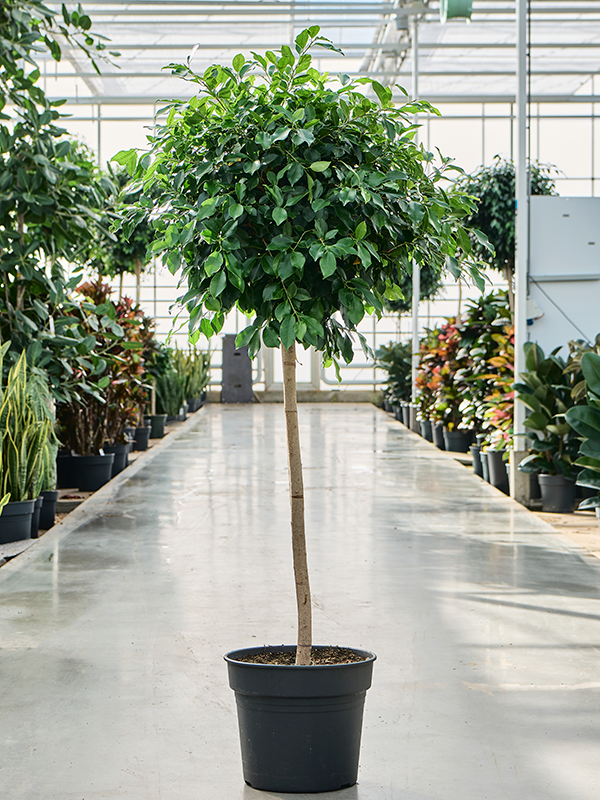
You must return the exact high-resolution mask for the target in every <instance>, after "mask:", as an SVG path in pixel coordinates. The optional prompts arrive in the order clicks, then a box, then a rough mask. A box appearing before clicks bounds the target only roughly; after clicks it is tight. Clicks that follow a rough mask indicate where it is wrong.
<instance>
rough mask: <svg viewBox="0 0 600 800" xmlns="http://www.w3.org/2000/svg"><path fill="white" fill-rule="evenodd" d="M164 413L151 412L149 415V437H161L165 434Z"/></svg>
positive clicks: (165, 419) (165, 418)
mask: <svg viewBox="0 0 600 800" xmlns="http://www.w3.org/2000/svg"><path fill="white" fill-rule="evenodd" d="M166 421H167V415H166V414H153V415H152V417H150V438H151V439H162V438H163V436H164V435H165V422H166Z"/></svg>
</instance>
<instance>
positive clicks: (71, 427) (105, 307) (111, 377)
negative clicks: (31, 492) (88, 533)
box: [58, 279, 150, 491]
mask: <svg viewBox="0 0 600 800" xmlns="http://www.w3.org/2000/svg"><path fill="white" fill-rule="evenodd" d="M78 291H79V293H80V294H81V295H82V297H83V298H84V299H83V300H82V301H81V302H80V303H79V305H78V307H77V310H76V312H75V311H74V312H73V313H74V314H75V313H76V315H77V318H78V322H79V325H80V327H81V328H82V329H83V330H85V331H86V332H87V333H88V336H89V337H90V338H93V341H94V346H95V349H94V352H93V355H92V357H91V358H90V359H89V361H88V364H87V367H86V368H85V375H86V377H87V378H88V386H87V392H86V393H85V394H84V395H83V396H81V397H78V398H77V399H76V400H73V401H71V402H69V403H61V404H59V406H58V421H59V424H60V426H61V440H62V441H63V443H64V444H65V445H66V447H67V448H68V451H69V452H70V453H72V454H74V456H73V457H74V458H75V459H76V464H77V468H76V471H75V478H76V480H77V484H78V488H79V489H80V490H81V491H95V490H96V489H99V488H100V487H101V486H103V485H104V484H105V483H107V482H108V481H109V480H110V479H111V477H113V474H115V473H113V470H115V461H117V467H116V471H119V469H120V468H123V467H124V466H125V463H126V458H127V454H126V449H127V448H126V444H127V438H126V436H125V428H126V426H127V425H128V424H133V425H137V423H138V422H139V421H140V416H142V415H143V407H144V405H145V403H146V401H147V398H148V394H149V387H148V386H147V384H146V383H145V382H144V365H143V358H142V351H143V346H144V345H143V342H142V340H141V336H140V326H141V324H142V321H143V318H144V315H143V313H142V311H141V310H140V309H139V308H137V307H134V305H133V301H132V300H131V299H130V298H127V297H123V298H121V299H120V300H119V302H118V303H113V302H112V301H111V300H110V293H111V291H112V290H111V287H110V286H109V285H108V284H105V283H103V282H102V280H101V279H98V280H96V281H92V282H86V283H83V284H81V285H80V286H79V287H78ZM94 377H96V379H97V380H98V389H97V390H96V389H95V388H94V387H93V386H92V385H90V384H91V381H92V380H93V378H94ZM139 429H141V433H142V435H145V437H146V446H147V436H148V435H149V433H150V428H149V427H145V426H139V427H136V428H135V432H136V433H137V432H138V430H139ZM119 461H120V462H121V463H119ZM59 465H60V459H59ZM71 466H72V465H71ZM116 471H115V472H116Z"/></svg>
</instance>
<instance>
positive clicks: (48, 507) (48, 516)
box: [40, 489, 58, 531]
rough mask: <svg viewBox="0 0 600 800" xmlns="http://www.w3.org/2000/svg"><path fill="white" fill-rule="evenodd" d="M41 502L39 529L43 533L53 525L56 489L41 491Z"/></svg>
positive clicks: (56, 496)
mask: <svg viewBox="0 0 600 800" xmlns="http://www.w3.org/2000/svg"><path fill="white" fill-rule="evenodd" d="M42 500H43V501H44V502H43V503H42V508H41V511H40V528H41V529H42V530H43V531H47V530H50V528H51V527H52V526H53V525H54V518H55V517H56V501H57V500H58V492H57V491H56V489H44V490H43V491H42Z"/></svg>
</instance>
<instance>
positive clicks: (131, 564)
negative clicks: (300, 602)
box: [0, 404, 600, 800]
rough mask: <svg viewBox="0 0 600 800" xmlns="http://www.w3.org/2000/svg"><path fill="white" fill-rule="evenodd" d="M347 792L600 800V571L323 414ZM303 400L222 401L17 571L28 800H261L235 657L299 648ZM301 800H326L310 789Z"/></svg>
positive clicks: (3, 706) (370, 421)
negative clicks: (359, 675) (357, 760)
mask: <svg viewBox="0 0 600 800" xmlns="http://www.w3.org/2000/svg"><path fill="white" fill-rule="evenodd" d="M300 415H301V416H300V419H301V435H302V440H303V448H304V461H305V480H306V485H307V523H308V539H309V559H310V566H311V572H312V582H313V592H314V606H315V619H314V627H315V633H316V641H317V642H319V643H332V644H338V643H339V644H344V645H353V646H358V647H365V648H368V649H371V650H374V651H375V652H376V653H377V654H378V661H377V662H376V664H375V670H374V683H373V687H372V688H371V689H370V690H369V692H368V693H367V703H366V711H365V724H364V732H363V747H362V756H361V771H360V776H359V785H358V786H356V787H353V788H351V789H346V790H344V791H342V792H337V793H335V794H331V795H321V797H323V798H326V797H335V798H336V800H399V799H400V798H402V800H507V798H508V799H509V800H597V798H598V796H599V794H600V756H599V755H598V753H599V745H600V715H599V711H600V581H599V578H600V564H599V562H598V560H597V559H595V558H594V557H592V556H588V555H587V554H586V553H585V551H583V550H578V549H577V548H576V546H575V545H573V544H572V543H571V542H569V541H568V540H567V539H566V538H563V537H561V536H560V535H557V534H556V532H555V531H553V530H552V529H551V528H550V527H549V526H548V525H547V524H546V523H545V522H544V521H543V520H541V519H539V518H538V517H536V516H535V515H533V514H530V513H529V512H528V511H526V510H524V509H522V508H521V507H519V506H517V505H515V504H514V503H513V502H512V501H511V500H510V499H508V498H506V497H504V496H503V495H500V493H498V492H497V491H496V490H494V489H493V488H491V487H490V486H489V485H487V484H484V483H483V482H482V481H480V480H479V479H478V478H476V477H474V476H473V475H471V474H469V472H468V471H467V470H466V469H465V468H464V467H462V466H461V465H459V464H457V463H456V462H454V461H453V460H452V459H450V458H448V457H447V456H445V455H444V454H443V453H440V452H439V451H437V450H436V449H435V448H434V447H433V446H432V445H429V444H427V443H426V442H424V441H423V440H422V439H420V438H419V437H417V436H416V435H414V434H412V433H410V432H408V431H407V430H406V429H405V428H403V426H401V425H399V424H398V423H397V422H395V421H394V420H392V419H391V418H390V417H388V416H387V415H386V414H384V412H382V411H380V410H378V409H376V408H374V407H373V406H369V405H355V406H352V405H324V404H321V405H305V406H301V407H300ZM283 425H284V422H283V411H282V408H281V406H274V405H263V406H261V405H254V406H242V407H235V406H225V407H219V406H212V407H207V408H205V409H203V410H202V411H200V412H199V413H198V414H196V415H195V417H194V418H192V419H191V420H190V422H189V423H187V424H186V425H185V426H183V427H182V428H181V429H180V430H179V431H178V433H177V435H176V436H175V435H174V436H172V437H169V439H168V440H165V442H163V443H162V444H161V445H159V446H158V447H156V448H154V449H153V451H152V452H151V453H149V454H148V455H147V456H146V457H145V458H143V459H140V460H139V461H138V462H137V463H136V464H135V465H134V466H133V467H132V468H131V469H130V470H129V471H128V472H127V473H126V474H124V475H122V476H119V478H117V479H116V481H113V482H112V483H111V484H110V485H109V486H108V487H105V488H104V489H102V490H101V491H100V492H98V493H97V494H96V495H95V496H94V497H92V498H91V499H90V500H89V501H87V502H86V503H85V504H84V505H83V506H81V507H80V508H78V509H77V510H76V511H74V512H73V514H72V515H70V517H69V518H68V519H67V521H66V522H65V523H63V524H62V525H60V526H57V527H56V528H54V529H53V530H52V531H51V532H49V533H48V534H46V535H45V536H44V537H43V538H42V539H41V540H40V541H39V542H38V543H36V544H35V545H34V546H32V547H31V548H30V549H29V550H28V551H27V552H26V553H24V554H23V555H21V556H19V557H17V558H16V559H14V560H13V561H11V562H10V563H9V564H7V565H6V566H5V567H3V568H2V569H1V570H0V609H1V622H0V643H1V647H2V651H1V655H0V687H1V690H2V691H1V693H0V714H1V727H0V729H1V731H2V741H3V748H2V758H1V759H0V797H1V798H2V800H108V799H109V798H120V799H121V800H205V799H206V800H259V798H267V797H278V796H281V795H267V794H265V793H263V792H257V791H254V790H253V789H250V788H248V787H246V786H245V785H244V783H243V780H242V776H241V766H240V756H239V747H238V741H237V723H236V717H235V704H234V698H233V693H232V692H231V690H230V689H229V688H228V686H227V678H226V669H225V664H224V662H223V661H222V658H221V657H222V654H223V653H225V652H226V651H227V650H229V649H232V648H236V647H242V646H245V645H252V644H263V643H270V644H277V643H280V642H286V643H291V642H293V639H294V614H295V607H294V599H293V582H292V575H291V564H290V544H289V531H288V529H289V521H288V498H287V470H286V455H285V451H284V428H283ZM295 797H298V798H300V797H303V796H299V795H295Z"/></svg>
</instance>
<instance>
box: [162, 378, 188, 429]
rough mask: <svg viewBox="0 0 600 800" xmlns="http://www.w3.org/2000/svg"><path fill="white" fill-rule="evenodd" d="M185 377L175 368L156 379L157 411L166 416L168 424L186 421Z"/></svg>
mask: <svg viewBox="0 0 600 800" xmlns="http://www.w3.org/2000/svg"><path fill="white" fill-rule="evenodd" d="M185 385H186V379H185V375H182V374H181V372H178V371H177V370H176V369H174V368H173V367H172V368H171V369H169V370H168V371H167V372H165V373H164V374H163V375H160V376H158V377H157V378H155V382H154V386H155V389H156V410H157V411H158V412H159V413H161V414H165V415H166V421H167V422H175V421H177V420H179V421H181V420H183V419H185V409H184V405H185V399H186V398H185Z"/></svg>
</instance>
